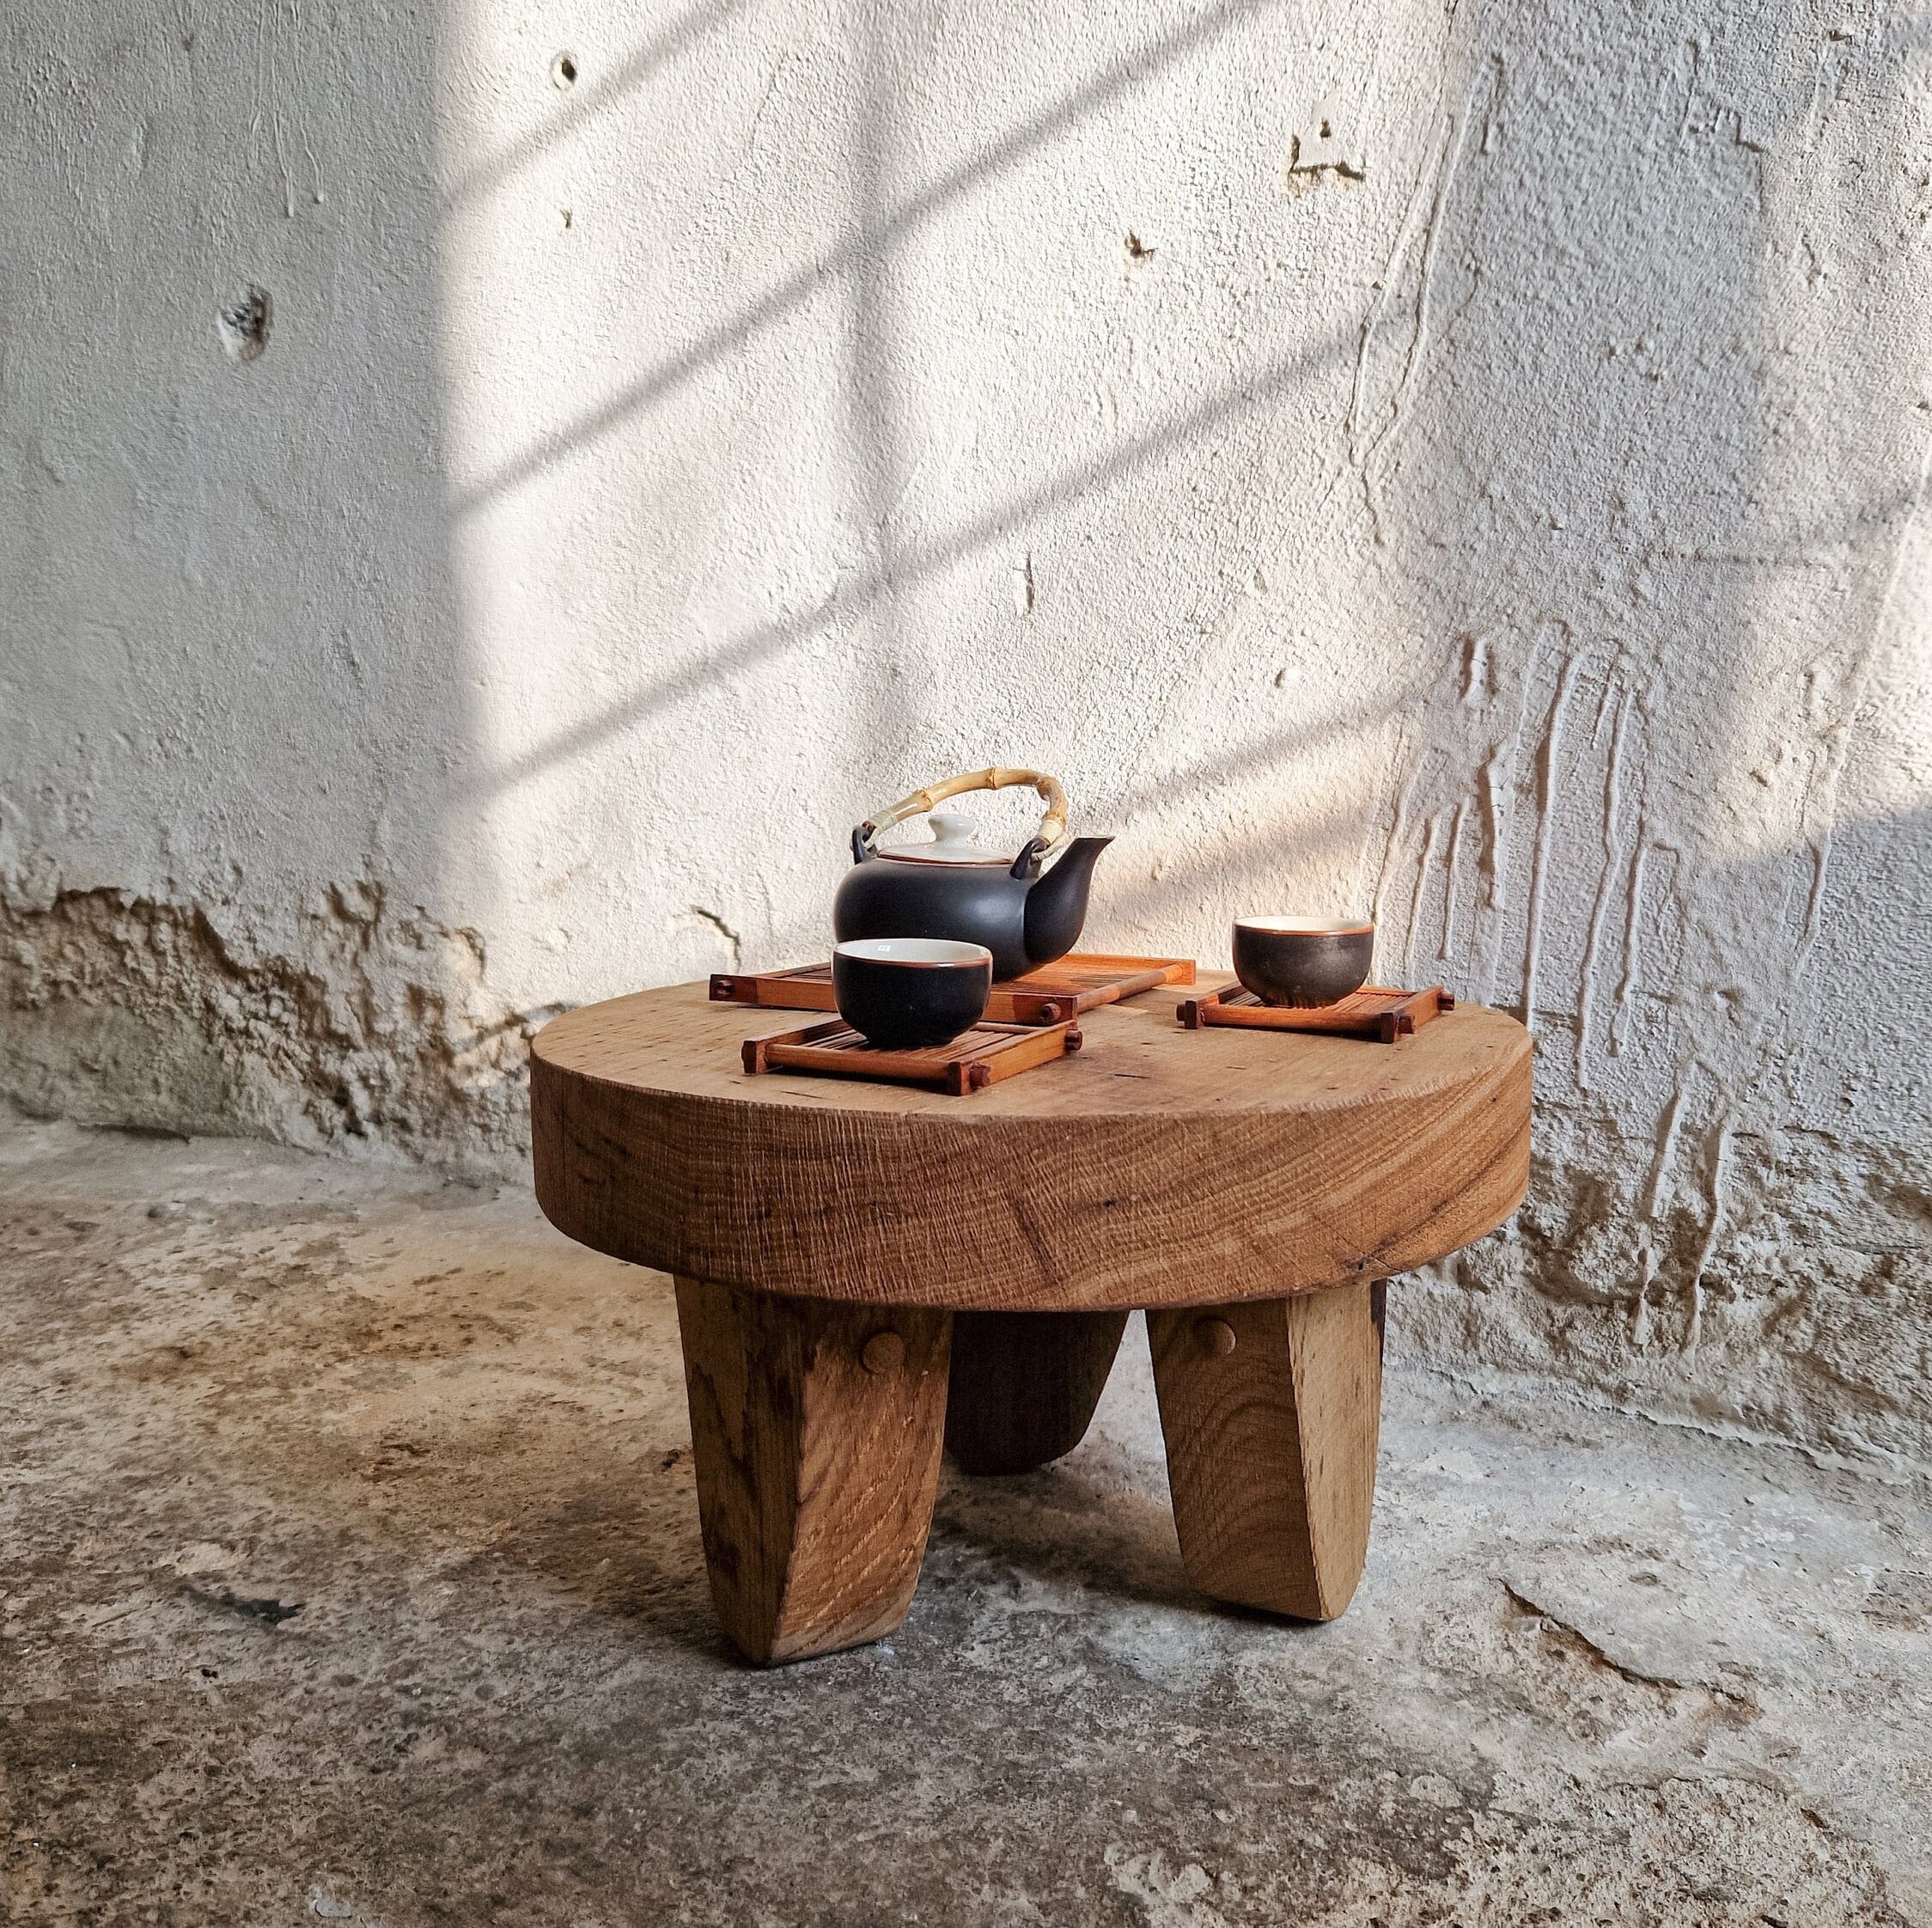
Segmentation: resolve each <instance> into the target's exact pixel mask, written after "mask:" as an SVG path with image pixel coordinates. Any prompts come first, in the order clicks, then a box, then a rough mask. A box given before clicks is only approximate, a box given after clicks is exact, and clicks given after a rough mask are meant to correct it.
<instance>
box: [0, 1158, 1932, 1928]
mask: <svg viewBox="0 0 1932 1928" xmlns="http://www.w3.org/2000/svg"><path fill="white" fill-rule="evenodd" d="M0 1221H3V1227H4V1236H3V1238H0V1455H3V1457H0V1471H3V1482H0V1918H3V1919H6V1920H7V1921H9V1922H10V1923H21V1924H27V1923H34V1924H38V1923H48V1922H62V1923H66V1922H78V1923H100V1924H110V1923H111V1924H115V1925H119V1924H123V1923H135V1922H165V1923H181V1924H187V1923H194V1924H228V1923H235V1924H247V1925H250V1928H265V1925H269V1924H277V1923H287V1924H299V1923H304V1922H308V1923H314V1921H316V1920H317V1919H320V1920H324V1921H339V1922H359V1923H365V1924H379V1923H380V1924H387V1925H388V1928H405V1925H410V1924H416V1923H441V1922H452V1921H455V1922H465V1923H470V1922H491V1923H494V1922H499V1921H501V1922H517V1923H527V1924H549V1923H557V1924H569V1925H570V1928H617V1925H619V1924H624V1925H631V1924H653V1925H655V1924H672V1923H734V1924H735V1923H746V1924H774V1925H777V1924H783V1925H789V1924H793V1923H838V1924H874V1923H877V1924H884V1923H899V1922H912V1921H919V1922H930V1923H993V1924H1007V1923H1014V1924H1018V1923H1048V1924H1053V1925H1059V1924H1067V1925H1085V1924H1108V1925H1113V1924H1119V1925H1123V1928H1126V1925H1141V1924H1147V1925H1150V1928H1234V1925H1237V1924H1239V1925H1246V1924H1257V1925H1259V1924H1266V1925H1268V1928H1283V1925H1289V1924H1292V1925H1296V1928H1344V1925H1347V1928H1410V1925H1413V1924H1422V1923H1467V1924H1472V1925H1474V1924H1478V1923H1480V1924H1484V1925H1485V1928H1487V1925H1499V1928H1500V1925H1510V1924H1516V1923H1530V1922H1556V1923H1572V1922H1575V1923H1617V1924H1624V1923H1659V1924H1661V1923H1672V1924H1676V1923H1699V1924H1702V1923H1712V1924H1719V1923H1721V1924H1726V1925H1729V1924H1738V1925H1740V1928H1829V1925H1832V1924H1838V1923H1854V1922H1856V1923H1860V1924H1867V1923H1869V1924H1880V1923H1882V1924H1898V1923H1905V1924H1916V1925H1918V1928H1932V1748H1928V1745H1927V1741H1926V1736H1927V1734H1928V1732H1929V1731H1932V1639H1929V1638H1928V1635H1929V1632H1932V1530H1929V1529H1932V1505H1929V1494H1928V1491H1927V1489H1926V1487H1925V1486H1924V1485H1923V1483H1918V1484H1915V1483H1913V1482H1912V1481H1911V1480H1906V1479H1903V1478H1897V1477H1894V1478H1892V1479H1880V1478H1877V1477H1874V1476H1872V1475H1869V1474H1856V1473H1852V1472H1850V1471H1846V1470H1844V1469H1837V1470H1834V1469H1830V1468H1825V1467H1818V1466H1814V1465H1813V1464H1811V1463H1809V1462H1807V1461H1806V1460H1805V1459H1804V1458H1802V1457H1801V1456H1800V1455H1797V1454H1795V1453H1793V1452H1790V1451H1788V1450H1784V1449H1777V1448H1769V1447H1764V1446H1755V1445H1750V1444H1746V1443H1730V1442H1722V1441H1717V1440H1713V1439H1710V1438H1708V1437H1703V1436H1699V1435H1694V1434H1691V1433H1686V1432H1682V1431H1671V1430H1667V1429H1663V1428H1660V1427H1656V1426H1653V1425H1647V1424H1644V1423H1643V1422H1641V1421H1638V1420H1634V1419H1625V1418H1619V1417H1616V1416H1612V1415H1605V1414H1596V1413H1591V1412H1584V1411H1581V1410H1576V1409H1574V1408H1572V1407H1569V1406H1566V1405H1564V1404H1562V1403H1559V1402H1557V1400H1554V1399H1552V1398H1550V1397H1548V1396H1544V1397H1541V1398H1538V1397H1533V1396H1526V1395H1523V1394H1508V1396H1504V1395H1503V1394H1499V1393H1496V1392H1494V1391H1493V1390H1492V1391H1491V1392H1490V1394H1486V1395H1481V1394H1478V1393H1477V1392H1475V1391H1472V1390H1471V1389H1468V1388H1459V1387H1456V1386H1454V1385H1452V1384H1447V1383H1445V1382H1441V1381H1439V1380H1430V1379H1428V1378H1425V1377H1423V1376H1419V1375H1417V1374H1416V1373H1415V1372H1413V1371H1412V1370H1405V1368H1404V1366H1403V1364H1402V1358H1401V1293H1400V1289H1399V1286H1398V1287H1397V1288H1396V1289H1395V1290H1393V1293H1392V1313H1391V1346H1392V1367H1393V1381H1392V1384H1391V1386H1390V1388H1389V1393H1388V1397H1387V1412H1386V1424H1385V1430H1384V1443H1383V1457H1382V1471H1381V1486H1380V1501H1379V1507H1378V1512H1377V1518H1376V1528H1375V1534H1374V1542H1373V1545H1372V1547H1371V1550H1370V1554H1369V1565H1368V1575H1367V1577H1366V1579H1365V1580H1364V1583H1363V1585H1362V1591H1361V1592H1360V1594H1359V1595H1357V1597H1356V1602H1355V1604H1354V1606H1353V1607H1352V1608H1350V1612H1349V1613H1348V1614H1347V1615H1346V1616H1345V1617H1344V1619H1343V1620H1340V1621H1338V1622H1337V1623H1335V1624H1334V1625H1332V1626H1327V1627H1319V1628H1315V1627H1300V1626H1285V1625H1279V1624H1274V1623H1271V1622H1269V1621H1267V1620H1262V1619H1259V1618H1255V1617H1244V1616H1237V1615H1233V1614H1225V1613H1222V1612H1219V1611H1217V1610H1216V1609H1214V1608H1210V1606H1208V1605H1207V1604H1206V1603H1205V1602H1203V1601H1202V1600H1200V1599H1199V1598H1198V1597H1197V1596H1196V1595H1193V1594H1192V1592H1191V1591H1190V1589H1189V1588H1188V1586H1187V1583H1186V1581H1185V1577H1184V1575H1183V1573H1182V1571H1181V1569H1180V1564H1179V1554H1178V1552H1177V1550H1176V1547H1175V1543H1174V1539H1173V1528H1172V1525H1171V1523H1170V1521H1169V1517H1168V1515H1167V1507H1166V1499H1165V1483H1164V1474H1163V1468H1162V1463H1161V1450H1160V1436H1159V1431H1158V1427H1157V1425H1156V1423H1155V1413H1154V1400H1153V1392H1152V1385H1151V1380H1150V1376H1149V1370H1148V1366H1147V1359H1146V1347H1145V1341H1144V1339H1143V1336H1142V1335H1141V1333H1140V1329H1139V1326H1138V1322H1136V1323H1135V1324H1134V1325H1133V1326H1132V1327H1130V1330H1129V1339H1128V1345H1127V1348H1126V1350H1125V1351H1124V1353H1123V1356H1122V1359H1121V1362H1120V1364H1119V1366H1118V1368H1117V1370H1116V1372H1115V1375H1114V1379H1113V1382H1112V1385H1111V1386H1110V1387H1109V1389H1108V1392H1107V1395H1106V1400H1105V1401H1104V1402H1103V1405H1102V1408H1101V1412H1100V1419H1099V1421H1098V1423H1097V1425H1096V1427H1095V1429H1094V1433H1093V1434H1092V1436H1091V1437H1089V1439H1088V1442H1087V1443H1086V1444H1085V1445H1084V1446H1083V1447H1082V1449H1080V1450H1079V1452H1077V1453H1076V1454H1075V1455H1073V1456H1071V1457H1070V1459H1068V1460H1066V1461H1063V1462H1062V1463H1061V1464H1060V1465H1059V1466H1058V1467H1053V1468H1050V1469H1048V1470H1046V1471H1045V1472H1042V1473H1036V1474H1033V1475H1031V1476H1030V1477H1027V1478H1026V1479H1021V1480H996V1481H986V1482H972V1481H967V1480H964V1479H962V1478H960V1477H958V1476H956V1475H954V1474H953V1473H951V1472H950V1471H948V1474H947V1475H946V1477H945V1480H944V1484H943V1486H942V1492H941V1497H940V1504H939V1511H938V1517H937V1521H936V1527H935V1531H934V1535H933V1542H932V1547H931V1550H930V1552H929V1555H928V1558H927V1561H926V1567H925V1573H924V1577H923V1582H922V1583H921V1587H920V1590H919V1595H918V1598H917V1602H916V1603H915V1605H914V1607H913V1609H912V1613H911V1618H910V1619H909V1620H908V1621H907V1623H906V1625H905V1627H904V1628H903V1629H902V1631H901V1632H899V1635H898V1636H896V1637H895V1638H893V1640H891V1641H890V1642H888V1643H885V1644H881V1645H878V1646H875V1647H872V1648H869V1649H866V1650H862V1651H859V1652H856V1653H852V1654H847V1655H841V1656H832V1657H830V1658H827V1659H825V1660H822V1661H817V1662H812V1663H806V1664H804V1665H801V1666H798V1667H795V1668H791V1669H784V1670H782V1671H779V1672H777V1673H770V1674H763V1673H757V1672H753V1671H752V1670H750V1669H746V1668H744V1667H741V1666H740V1665H739V1664H737V1663H734V1661H733V1660H732V1659H731V1658H730V1657H729V1656H728V1653H727V1652H726V1651H725V1650H724V1649H723V1648H722V1644H721V1643H720V1641H719V1638H718V1636H717V1635H716V1632H715V1630H714V1628H713V1626H712V1623H711V1620H710V1612H709V1608H708V1604H707V1601H706V1596H705V1591H704V1580H703V1577H702V1570H701V1565H700V1560H699V1553H698V1525H697V1512H696V1502H695V1499H694V1497H693V1492H692V1471H691V1464H690V1458H689V1450H688V1433H687V1430H686V1418H685V1411H684V1403H683V1388H682V1380H681V1376H680V1368H679V1363H678V1351H677V1339H676V1321H675V1317H674V1314H673V1307H672V1302H671V1297H670V1290H669V1286H668V1282H667V1281H666V1280H665V1279H663V1278H660V1277H659V1276H657V1275H655V1274H654V1273H650V1272H641V1271H637V1270H633V1269H631V1268H627V1267H625V1266H619V1265H616V1264H614V1263H612V1262H610V1261H607V1260H602V1259H600V1258H597V1257H595V1256H594V1255H593V1254H588V1253H584V1252H581V1251H579V1250H576V1248H572V1247H570V1245H568V1244H567V1243H565V1242H564V1241H563V1240H562V1239H560V1238H559V1237H558V1236H556V1235H555V1234H554V1233H552V1232H551V1231H550V1229H548V1228H547V1227H546V1226H545V1224H544V1223H543V1222H542V1221H541V1219H540V1218H539V1216H538V1215H537V1213H536V1211H535V1209H534V1207H533V1205H532V1203H531V1200H530V1199H529V1197H528V1195H527V1193H524V1192H521V1191H520V1190H517V1189H515V1188H508V1187H506V1188H504V1189H503V1190H501V1191H497V1192H492V1191H491V1190H487V1189H485V1190H477V1189H473V1188H470V1187H463V1186H460V1185H455V1184H444V1183H440V1182H437V1181H434V1180H431V1179H428V1178H424V1176H422V1175H420V1174H407V1173H388V1174H384V1173H380V1172H374V1171H371V1170H369V1169H367V1168H357V1167H353V1166H348V1165H343V1164H335V1163H329V1162H320V1161H316V1160H312V1159H306V1158H302V1157H300V1156H295V1155H292V1154H288V1153H284V1152H280V1151H276V1150H270V1149H267V1148H264V1147H260V1146H252V1145H245V1144H232V1143H225V1142H218V1141H208V1140H197V1141H195V1142H193V1143H192V1144H186V1143H181V1142H177V1141H163V1140H144V1139H136V1138H128V1137H125V1136H120V1135H117V1134H112V1133H85V1132H77V1131H75V1130H72V1129H70V1128H68V1127H64V1126H43V1125H34V1124H13V1125H6V1126H0Z"/></svg>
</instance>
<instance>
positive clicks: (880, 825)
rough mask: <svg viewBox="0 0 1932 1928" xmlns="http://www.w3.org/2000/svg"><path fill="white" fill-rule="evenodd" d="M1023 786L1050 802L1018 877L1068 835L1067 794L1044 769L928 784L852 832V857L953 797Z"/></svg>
mask: <svg viewBox="0 0 1932 1928" xmlns="http://www.w3.org/2000/svg"><path fill="white" fill-rule="evenodd" d="M1018 784H1026V785H1027V786H1028V787H1029V788H1031V789H1033V790H1038V791H1039V794H1040V795H1041V796H1044V797H1045V799H1046V815H1045V816H1043V817H1042V818H1041V819H1040V821H1039V832H1038V833H1037V834H1036V835H1035V836H1034V838H1033V841H1032V842H1031V843H1029V844H1028V845H1027V847H1026V849H1025V850H1024V851H1021V853H1020V857H1019V861H1018V863H1015V867H1014V868H1015V874H1016V875H1017V874H1018V872H1019V869H1020V866H1021V864H1037V863H1038V862H1039V859H1040V857H1042V856H1043V855H1045V852H1046V851H1050V850H1051V849H1052V848H1053V846H1054V845H1056V844H1057V843H1058V842H1059V840H1060V839H1062V838H1063V837H1064V836H1065V835H1066V833H1067V799H1066V796H1065V793H1064V791H1063V790H1061V788H1060V786H1059V784H1057V782H1056V781H1055V780H1054V779H1053V778H1051V777H1049V776H1048V775H1047V774H1046V773H1045V772H1044V771H1040V770H1002V769H999V768H997V767H995V768H993V769H990V770H972V771H968V772H966V775H964V776H962V777H948V778H946V779H945V780H944V781H943V782H941V783H936V784H927V785H926V787H925V788H924V789H923V790H914V791H913V792H912V794H911V796H902V797H900V798H899V802H896V803H894V804H893V805H892V806H891V807H890V808H887V809H884V810H877V811H875V812H874V813H873V815H870V816H868V818H867V819H866V820H865V821H864V822H863V823H862V824H861V825H860V826H859V827H858V828H857V829H856V830H855V831H854V832H853V833H852V854H853V856H855V857H863V856H865V855H866V853H867V852H868V851H869V850H870V849H871V847H872V840H873V839H874V838H875V837H876V836H877V835H878V834H879V833H880V832H881V830H890V829H891V828H892V827H893V825H894V824H895V823H903V822H905V820H906V818H908V817H916V816H918V815H922V814H923V812H925V811H927V810H934V809H937V808H938V807H939V806H940V805H941V804H942V803H943V802H945V801H946V800H947V798H948V797H950V796H961V795H963V794H964V793H965V792H966V791H967V790H1011V789H1013V788H1014V787H1015V785H1018Z"/></svg>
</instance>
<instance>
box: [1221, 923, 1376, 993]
mask: <svg viewBox="0 0 1932 1928" xmlns="http://www.w3.org/2000/svg"><path fill="white" fill-rule="evenodd" d="M1374 949H1375V926H1374V924H1370V923H1369V922H1368V920H1367V919H1366V918H1341V919H1338V920H1337V921H1335V922H1330V921H1329V920H1327V919H1326V918H1317V917H1243V918H1235V920H1234V975H1235V976H1236V977H1238V978H1239V979H1240V980H1241V982H1242V984H1243V985H1246V987H1247V989H1248V990H1250V991H1252V992H1253V993H1254V994H1255V996H1256V997H1257V998H1259V999H1260V1000H1261V1002H1262V1003H1263V1004H1294V1005H1297V1006H1300V1007H1301V1008H1302V1009H1304V1010H1307V1009H1312V1008H1313V1007H1314V1006H1317V1005H1320V1004H1338V1003H1339V1002H1340V1001H1341V1000H1342V999H1343V998H1346V997H1347V996H1348V995H1349V994H1350V991H1359V990H1361V988H1362V985H1365V984H1366V983H1367V982H1368V964H1369V960H1370V958H1371V957H1372V956H1373V955H1374Z"/></svg>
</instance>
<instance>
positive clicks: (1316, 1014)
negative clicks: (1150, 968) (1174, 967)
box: [1174, 984, 1456, 1044]
mask: <svg viewBox="0 0 1932 1928" xmlns="http://www.w3.org/2000/svg"><path fill="white" fill-rule="evenodd" d="M1455 1008H1456V1001H1455V999H1454V998H1453V997H1452V996H1451V995H1450V994H1449V993H1448V992H1447V991H1445V990H1444V989H1443V988H1442V986H1441V985H1439V984H1432V985H1429V988H1428V989H1427V990H1426V991H1391V990H1388V989H1387V988H1386V987H1384V986H1382V985H1363V986H1362V989H1361V990H1360V991H1356V992H1355V993H1354V994H1353V995H1352V996H1350V997H1347V998H1343V999H1342V1000H1341V1002H1340V1003H1339V1004H1320V1005H1318V1006H1316V1007H1315V1008H1314V1009H1313V1010H1300V1009H1297V1008H1296V1007H1295V1006H1293V1005H1288V1004H1263V1003H1262V1002H1261V1000H1260V999H1259V998H1257V997H1256V996H1255V995H1254V993H1253V992H1252V991H1244V990H1242V989H1241V987H1240V985H1238V984H1231V985H1228V988H1227V989H1226V990H1225V991H1210V992H1209V993H1208V994H1207V996H1206V997H1204V998H1183V999H1182V1000H1181V1003H1180V1004H1179V1007H1178V1009H1177V1010H1175V1013H1174V1015H1175V1016H1177V1017H1178V1018H1179V1020H1180V1022H1182V1023H1183V1024H1185V1026H1186V1027H1187V1028H1188V1029H1189V1030H1191V1031H1192V1030H1198V1029H1199V1028H1200V1027H1201V1026H1203V1025H1204V1024H1207V1025H1213V1024H1239V1025H1246V1026H1247V1027H1249V1028H1252V1029H1254V1030H1257V1031H1308V1032H1314V1033H1316V1034H1321V1035H1326V1036H1328V1037H1334V1038H1368V1039H1372V1040H1374V1041H1375V1042H1376V1043H1378V1044H1393V1043H1394V1042H1395V1041H1396V1040H1397V1039H1398V1038H1405V1037H1408V1036H1411V1034H1413V1033H1414V1032H1416V1031H1417V1030H1418V1029H1420V1028H1421V1027H1422V1026H1423V1025H1424V1024H1427V1023H1428V1022H1429V1021H1430V1020H1431V1019H1432V1018H1435V1017H1436V1016H1440V1015H1441V1013H1442V1012H1443V1011H1453V1010H1454V1009H1455Z"/></svg>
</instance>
